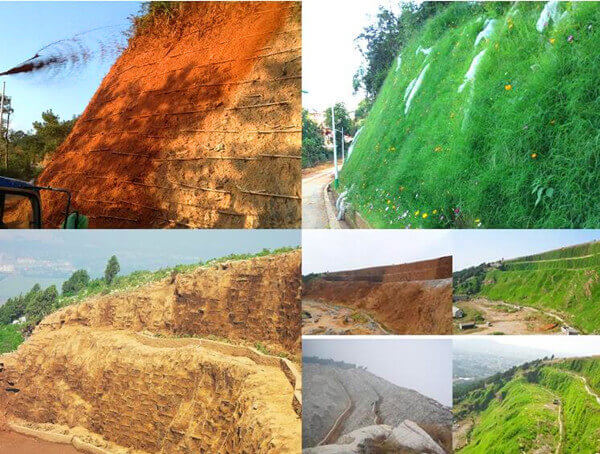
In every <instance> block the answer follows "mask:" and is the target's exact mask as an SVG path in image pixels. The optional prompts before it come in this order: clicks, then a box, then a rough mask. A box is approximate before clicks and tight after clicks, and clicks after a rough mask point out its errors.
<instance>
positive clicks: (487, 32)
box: [475, 19, 498, 47]
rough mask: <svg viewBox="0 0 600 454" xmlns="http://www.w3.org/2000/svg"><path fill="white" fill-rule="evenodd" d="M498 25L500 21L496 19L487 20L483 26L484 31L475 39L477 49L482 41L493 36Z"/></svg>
mask: <svg viewBox="0 0 600 454" xmlns="http://www.w3.org/2000/svg"><path fill="white" fill-rule="evenodd" d="M497 23H498V21H497V20H496V19H486V21H485V23H484V24H483V30H481V31H480V32H479V34H478V35H477V38H475V47H477V44H479V43H480V42H481V40H482V39H489V37H490V36H492V33H494V29H495V28H496V24H497Z"/></svg>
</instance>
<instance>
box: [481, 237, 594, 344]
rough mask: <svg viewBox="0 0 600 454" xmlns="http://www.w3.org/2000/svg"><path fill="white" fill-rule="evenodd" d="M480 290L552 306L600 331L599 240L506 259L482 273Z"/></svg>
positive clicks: (585, 327) (517, 301)
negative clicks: (500, 268)
mask: <svg viewBox="0 0 600 454" xmlns="http://www.w3.org/2000/svg"><path fill="white" fill-rule="evenodd" d="M479 294H480V295H482V296H485V297H487V298H489V299H491V300H503V301H506V302H509V303H515V304H521V305H527V306H534V307H538V308H540V309H550V310H554V311H556V312H559V313H561V314H563V315H565V316H566V317H567V319H568V320H567V321H568V322H570V323H571V324H573V325H574V326H575V327H576V328H579V329H580V330H582V331H583V332H585V333H600V311H599V310H598V307H599V305H600V243H586V244H582V245H578V246H574V247H569V248H563V249H559V250H556V251H549V252H546V253H543V254H537V255H533V256H530V257H522V258H518V259H514V260H509V261H506V262H504V266H503V269H502V270H490V271H488V272H487V273H486V274H485V277H484V278H483V281H482V284H481V288H480V291H479Z"/></svg>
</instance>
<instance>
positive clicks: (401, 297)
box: [302, 257, 452, 334]
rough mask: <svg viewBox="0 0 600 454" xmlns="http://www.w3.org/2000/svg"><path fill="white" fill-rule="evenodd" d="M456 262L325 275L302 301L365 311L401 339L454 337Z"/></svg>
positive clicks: (307, 289)
mask: <svg viewBox="0 0 600 454" xmlns="http://www.w3.org/2000/svg"><path fill="white" fill-rule="evenodd" d="M451 276H452V258H451V257H443V258H440V259H438V260H429V261H425V262H417V263H410V264H404V265H395V266H390V267H378V268H369V269H364V270H354V271H343V272H339V273H326V274H323V275H320V276H318V277H316V278H312V279H309V280H308V281H307V282H306V283H305V284H304V289H303V295H302V298H303V299H304V300H316V301H322V302H325V303H332V304H338V305H342V306H348V307H352V308H356V309H360V310H364V311H366V312H367V313H368V314H369V315H371V316H372V317H373V318H374V319H375V320H376V321H377V322H379V323H381V324H383V325H384V326H385V328H386V329H388V330H390V331H392V332H394V333H397V334H451V332H452V282H451Z"/></svg>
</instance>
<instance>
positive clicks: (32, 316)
mask: <svg viewBox="0 0 600 454" xmlns="http://www.w3.org/2000/svg"><path fill="white" fill-rule="evenodd" d="M57 300H58V290H56V286H55V285H51V286H50V287H48V288H47V289H46V290H44V291H43V292H42V291H38V292H37V293H34V294H32V298H31V300H30V301H28V302H27V306H26V308H25V315H26V316H27V319H28V321H35V322H38V321H40V320H41V319H42V318H44V317H45V316H46V315H48V314H49V313H50V312H52V311H53V310H54V309H56V302H57Z"/></svg>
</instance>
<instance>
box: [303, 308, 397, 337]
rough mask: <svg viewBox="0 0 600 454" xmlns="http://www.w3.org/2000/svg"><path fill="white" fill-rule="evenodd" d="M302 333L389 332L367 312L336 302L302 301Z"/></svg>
mask: <svg viewBox="0 0 600 454" xmlns="http://www.w3.org/2000/svg"><path fill="white" fill-rule="evenodd" d="M302 334H306V335H314V334H336V335H337V334H355V335H359V334H390V333H389V332H388V331H387V330H386V329H385V328H383V327H382V326H381V325H380V324H379V323H378V322H377V321H376V320H374V319H373V317H371V316H370V315H369V314H367V313H365V312H363V311H360V310H356V309H352V308H349V307H344V306H340V305H336V304H328V303H323V302H320V301H314V300H304V301H302Z"/></svg>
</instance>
